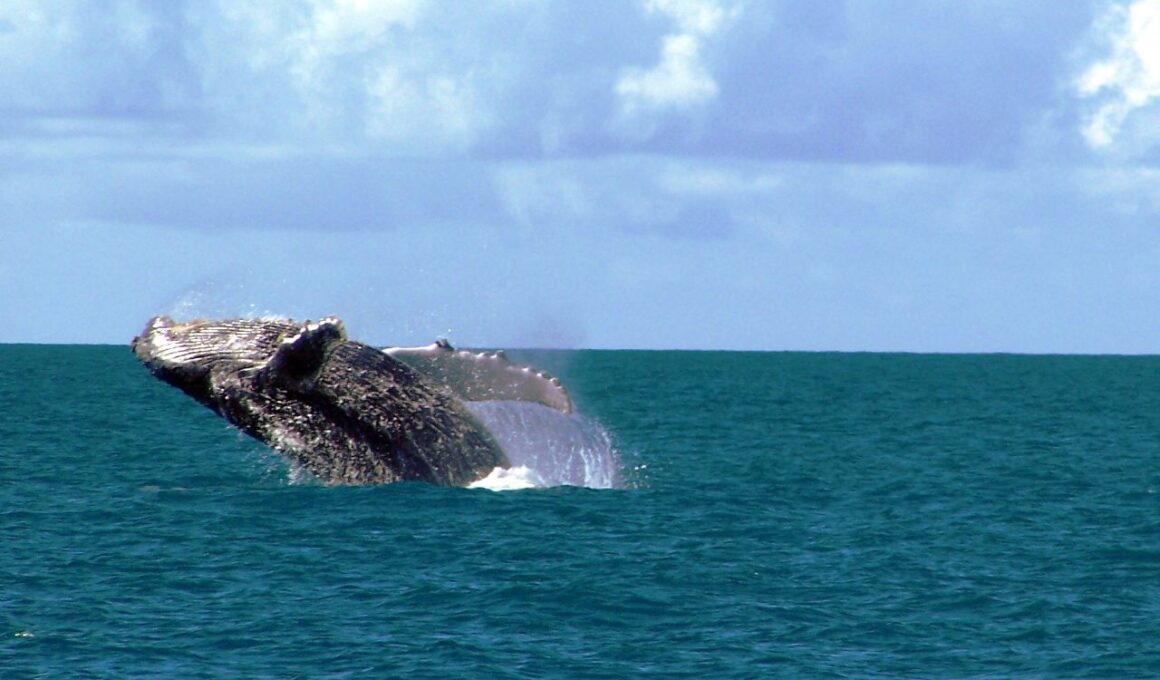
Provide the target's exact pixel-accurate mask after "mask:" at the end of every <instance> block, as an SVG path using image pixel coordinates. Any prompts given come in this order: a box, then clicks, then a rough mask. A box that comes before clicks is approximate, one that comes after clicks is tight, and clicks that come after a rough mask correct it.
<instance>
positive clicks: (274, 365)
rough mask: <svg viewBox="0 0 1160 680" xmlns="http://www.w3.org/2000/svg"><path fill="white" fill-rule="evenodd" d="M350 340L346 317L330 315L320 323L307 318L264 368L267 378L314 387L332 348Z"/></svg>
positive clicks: (300, 388) (290, 385) (299, 387)
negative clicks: (344, 321)
mask: <svg viewBox="0 0 1160 680" xmlns="http://www.w3.org/2000/svg"><path fill="white" fill-rule="evenodd" d="M345 340H346V329H345V328H343V325H342V321H340V320H339V319H337V318H335V317H326V318H324V319H322V320H321V321H319V322H318V323H311V322H309V321H307V322H306V323H304V324H303V325H302V328H301V330H299V331H298V332H297V333H293V334H288V335H286V337H284V338H283V339H282V341H281V343H280V344H279V345H278V349H277V350H275V351H274V355H273V356H271V357H270V359H269V361H267V362H266V364H265V365H264V366H263V367H262V368H261V373H262V376H263V378H264V379H265V380H269V381H272V382H276V383H278V384H280V385H282V386H284V387H288V388H291V389H294V390H297V391H305V390H308V389H310V387H311V386H312V385H313V384H314V378H315V377H316V376H317V375H318V370H319V369H320V368H321V367H322V364H323V362H325V361H326V357H327V354H328V353H329V352H330V348H331V347H332V346H333V345H335V344H336V343H339V342H343V341H345Z"/></svg>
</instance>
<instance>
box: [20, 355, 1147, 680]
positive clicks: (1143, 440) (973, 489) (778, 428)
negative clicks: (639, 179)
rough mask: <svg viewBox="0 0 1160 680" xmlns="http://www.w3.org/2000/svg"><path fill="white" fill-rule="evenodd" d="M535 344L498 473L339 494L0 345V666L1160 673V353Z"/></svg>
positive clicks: (98, 363) (86, 370)
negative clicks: (532, 395)
mask: <svg viewBox="0 0 1160 680" xmlns="http://www.w3.org/2000/svg"><path fill="white" fill-rule="evenodd" d="M517 358H518V357H517ZM527 359H531V360H533V361H534V362H535V363H537V364H538V365H541V366H542V367H543V368H546V369H548V370H550V371H551V372H552V373H553V374H556V375H559V376H560V377H561V378H562V379H563V380H564V383H565V384H566V385H567V386H569V387H570V389H571V391H572V393H573V396H574V399H575V402H576V404H577V407H578V412H579V413H578V415H577V416H575V417H574V418H572V417H569V418H564V417H563V416H559V415H558V414H549V413H545V412H543V411H538V410H536V409H527V408H524V407H521V406H520V405H511V404H507V405H505V404H495V405H482V406H481V405H473V406H472V408H473V409H476V412H477V414H479V415H480V417H481V418H483V419H484V420H486V421H487V422H488V423H489V425H490V426H491V427H492V428H493V430H496V431H497V432H496V434H497V437H499V438H500V439H501V440H502V441H503V443H504V446H505V447H508V448H509V449H511V451H510V452H509V453H511V455H512V457H513V462H514V463H517V465H516V469H515V471H510V472H507V473H503V474H506V475H507V476H508V477H509V479H508V480H507V482H508V483H504V482H502V481H499V480H498V479H497V480H493V483H491V484H489V486H490V488H473V489H457V488H439V487H434V486H429V485H425V484H419V483H406V484H395V485H388V486H378V487H327V486H322V485H319V484H317V483H313V482H311V481H310V480H309V479H308V476H303V475H300V474H297V473H296V471H295V470H294V469H292V468H291V467H290V466H288V465H287V464H286V463H285V462H284V461H283V460H282V459H281V458H280V457H278V456H277V455H275V454H273V453H271V452H270V450H269V449H268V448H266V447H264V446H263V445H261V444H260V443H258V442H255V441H253V440H250V439H249V438H247V437H245V436H242V435H240V434H239V433H238V432H237V431H236V430H234V429H232V428H230V427H229V426H227V425H226V423H225V422H224V421H223V420H221V419H220V418H217V417H216V416H214V415H213V414H212V413H211V412H210V411H209V410H207V409H205V408H203V407H202V406H200V405H198V404H196V403H194V402H193V401H192V400H191V399H189V398H188V397H186V396H184V395H182V394H181V393H179V392H178V391H177V390H174V389H172V388H170V387H168V386H166V385H164V384H163V383H161V382H159V381H157V380H154V379H153V378H152V377H151V376H149V374H148V373H147V372H146V371H145V370H144V369H143V368H142V367H141V366H140V365H138V364H137V363H136V361H135V360H134V358H133V356H132V355H131V353H130V351H129V350H128V348H127V347H75V346H17V345H9V346H0V678H75V677H83V678H127V677H165V678H170V677H178V678H185V677H191V678H216V677H246V678H287V677H301V678H307V677H309V678H355V677H408V678H626V677H665V678H670V677H686V678H751V677H787V678H1080V677H1095V678H1145V677H1160V359H1157V358H1153V357H1036V356H1002V355H999V356H924V355H887V354H798V353H713V352H587V351H580V352H551V353H536V354H534V355H530V356H528V357H525V360H527ZM501 476H502V475H501ZM496 489H510V490H502V491H499V490H496Z"/></svg>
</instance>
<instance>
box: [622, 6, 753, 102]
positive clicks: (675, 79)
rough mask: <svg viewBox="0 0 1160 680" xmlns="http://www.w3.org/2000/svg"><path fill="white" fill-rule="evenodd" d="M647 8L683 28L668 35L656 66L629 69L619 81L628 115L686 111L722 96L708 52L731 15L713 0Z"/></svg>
mask: <svg viewBox="0 0 1160 680" xmlns="http://www.w3.org/2000/svg"><path fill="white" fill-rule="evenodd" d="M645 7H646V8H647V9H648V10H649V11H650V12H659V13H661V14H665V15H667V16H668V17H669V18H671V19H672V20H673V22H674V23H675V24H676V29H677V30H676V31H675V32H673V33H669V34H668V35H666V36H665V37H664V40H663V42H662V45H661V53H660V58H659V60H658V62H657V65H656V66H654V67H652V68H651V69H647V70H645V69H639V68H633V69H628V70H627V71H625V72H624V73H623V74H622V75H621V77H620V79H619V80H618V81H617V83H616V93H617V95H619V96H620V99H621V103H622V105H623V106H624V108H625V111H626V112H627V113H630V114H631V113H634V112H636V111H637V110H640V109H644V110H663V109H677V110H682V109H689V108H692V107H696V106H698V105H701V104H704V103H706V102H709V101H711V100H712V99H713V98H714V97H716V96H717V82H716V81H715V80H714V79H713V76H712V74H711V73H710V72H709V69H708V68H707V67H706V65H705V63H704V59H703V55H702V48H703V46H704V43H705V41H706V39H708V38H709V37H710V36H712V35H713V34H715V33H716V32H717V31H718V30H719V29H720V27H721V25H722V23H723V22H724V21H725V19H727V18H728V17H729V15H730V12H728V11H727V10H725V9H723V8H722V7H720V6H718V5H717V4H716V3H715V2H713V1H712V0H648V1H647V2H646V4H645Z"/></svg>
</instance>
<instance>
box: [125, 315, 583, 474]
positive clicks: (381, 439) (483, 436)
mask: <svg viewBox="0 0 1160 680" xmlns="http://www.w3.org/2000/svg"><path fill="white" fill-rule="evenodd" d="M132 348H133V352H134V354H136V355H137V358H138V359H140V360H141V361H142V362H143V363H144V364H145V366H146V368H148V369H149V371H150V372H151V373H152V374H153V375H154V376H156V377H157V378H159V379H161V380H163V381H165V382H167V383H169V384H171V385H173V386H175V387H177V388H179V389H181V390H182V391H183V392H185V393H186V394H188V395H190V396H191V397H193V398H194V399H196V400H197V401H199V402H200V403H202V404H204V405H205V406H208V407H209V408H210V409H212V410H213V411H214V412H215V413H217V414H218V415H220V416H222V417H224V418H225V419H226V420H228V421H229V422H230V423H232V424H233V425H235V426H236V427H238V428H239V429H240V430H242V431H243V432H245V433H247V434H249V435H251V436H253V437H255V438H256V439H258V440H260V441H262V442H265V443H266V444H268V445H269V446H271V447H272V448H274V449H275V450H277V451H279V452H280V453H282V454H283V455H285V456H286V457H287V458H289V459H290V460H292V461H293V462H295V463H297V464H298V465H301V466H302V467H304V468H305V469H307V470H309V471H310V472H311V473H312V474H314V475H315V476H316V477H318V478H319V479H320V480H321V481H323V482H324V483H327V484H382V483H389V482H397V481H406V480H420V481H426V482H430V483H433V484H440V485H447V486H465V485H468V484H470V483H472V482H475V481H477V480H479V479H481V478H483V477H485V476H486V475H488V474H489V473H491V472H492V471H493V470H494V469H495V468H497V467H508V466H509V463H508V460H507V457H506V456H505V455H504V452H503V450H502V449H501V448H500V446H499V444H498V443H497V442H496V440H495V438H494V437H493V436H492V434H491V433H490V432H489V431H488V430H487V428H486V427H485V426H484V425H483V424H482V423H481V422H480V421H479V420H478V419H477V418H476V417H475V416H474V415H472V413H471V411H470V410H468V409H467V407H466V406H465V405H464V401H479V400H491V399H498V400H525V401H535V402H539V403H542V404H544V405H546V406H550V407H552V408H555V409H557V410H559V411H562V412H564V413H568V412H570V411H571V408H572V403H571V400H570V398H569V396H568V393H567V391H566V390H565V389H564V388H563V386H562V385H561V384H560V382H559V380H557V379H555V378H553V377H551V376H549V375H547V374H546V373H543V372H541V371H537V370H535V369H533V368H531V367H527V366H520V365H517V364H513V363H512V362H510V361H509V360H508V359H507V358H506V357H505V356H504V355H503V354H502V353H499V352H496V353H486V352H469V351H464V350H457V349H455V348H453V347H452V346H451V345H450V344H449V343H447V342H446V341H439V342H437V343H435V344H433V345H429V346H427V347H416V348H388V349H385V350H380V349H378V348H376V347H372V346H370V345H366V344H363V343H360V342H354V341H351V340H349V339H347V336H346V330H345V328H344V326H343V324H342V321H341V320H340V319H338V318H336V317H327V318H324V319H322V320H321V321H318V322H316V323H313V322H310V321H307V322H305V323H295V322H293V321H289V320H267V319H227V320H220V321H211V320H204V319H198V320H193V321H187V322H180V323H179V322H176V321H174V320H173V319H170V318H169V317H165V316H158V317H154V318H153V319H151V320H150V321H149V323H148V324H147V325H146V327H145V329H144V330H143V331H142V332H141V335H139V336H137V337H135V338H133V342H132Z"/></svg>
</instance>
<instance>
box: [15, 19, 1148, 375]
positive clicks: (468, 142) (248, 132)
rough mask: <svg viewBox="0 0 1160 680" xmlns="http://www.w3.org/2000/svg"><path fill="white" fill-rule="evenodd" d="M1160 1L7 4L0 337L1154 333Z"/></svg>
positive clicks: (1004, 343) (630, 342) (1070, 337)
mask: <svg viewBox="0 0 1160 680" xmlns="http://www.w3.org/2000/svg"><path fill="white" fill-rule="evenodd" d="M1158 312H1160V0H1069V1H1068V2H1059V1H1058V0H1021V1H1020V2H1010V1H1009V0H971V1H970V2H963V1H962V0H593V1H591V2H576V1H575V0H494V1H491V2H483V1H481V2H470V3H469V2H460V1H458V0H447V1H442V2H436V1H434V0H381V1H378V2H375V1H372V0H290V1H286V2H277V3H271V2H266V1H265V0H221V1H220V2H218V1H214V0H173V1H170V2H163V3H159V2H153V1H151V0H101V1H97V0H4V2H3V3H0V318H3V319H4V320H5V323H3V324H2V325H0V342H35V343H42V342H46V343H109V344H125V343H128V342H129V341H130V340H131V339H132V337H133V336H134V335H135V334H136V333H137V332H139V331H140V330H141V329H142V328H143V327H144V326H145V324H146V322H147V321H148V319H149V318H150V317H152V316H154V315H156V314H169V315H171V316H175V317H177V318H193V317H225V316H262V315H279V316H289V317H293V318H296V319H299V320H302V319H317V318H320V317H322V316H326V315H337V316H339V317H341V318H342V319H343V320H344V321H345V323H346V327H347V330H348V333H349V334H350V336H351V337H352V338H355V339H360V340H364V341H367V342H373V343H376V344H392V345H394V344H397V345H416V344H426V343H429V342H431V341H432V340H434V339H435V338H437V337H448V338H450V339H451V340H452V342H454V343H456V344H460V345H465V346H476V347H558V348H642V349H732V350H840V351H911V352H1028V353H1116V354H1121V353H1127V354H1138V353H1145V354H1156V353H1160V313H1158Z"/></svg>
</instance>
